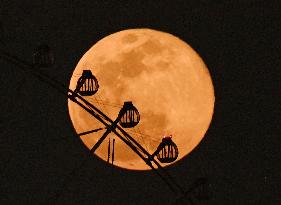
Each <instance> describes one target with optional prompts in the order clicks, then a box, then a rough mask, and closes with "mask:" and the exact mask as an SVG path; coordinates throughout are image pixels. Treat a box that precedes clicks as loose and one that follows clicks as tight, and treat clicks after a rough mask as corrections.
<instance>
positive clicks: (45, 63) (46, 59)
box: [33, 44, 55, 68]
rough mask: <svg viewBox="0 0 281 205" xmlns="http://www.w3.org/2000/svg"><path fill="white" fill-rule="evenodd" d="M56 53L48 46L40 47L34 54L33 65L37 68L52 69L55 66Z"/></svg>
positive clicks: (42, 45)
mask: <svg viewBox="0 0 281 205" xmlns="http://www.w3.org/2000/svg"><path fill="white" fill-rule="evenodd" d="M54 61H55V57H54V53H53V52H52V50H51V49H50V47H49V46H48V45H47V44H41V45H39V46H38V47H37V48H36V50H35V52H34V54H33V65H34V66H36V67H43V68H45V67H50V66H52V65H53V64H54Z"/></svg>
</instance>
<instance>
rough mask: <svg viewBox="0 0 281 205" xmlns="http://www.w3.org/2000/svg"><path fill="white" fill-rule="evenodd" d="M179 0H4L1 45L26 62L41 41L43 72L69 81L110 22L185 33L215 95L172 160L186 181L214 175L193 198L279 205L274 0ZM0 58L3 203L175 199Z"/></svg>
mask: <svg viewBox="0 0 281 205" xmlns="http://www.w3.org/2000/svg"><path fill="white" fill-rule="evenodd" d="M183 2H184V1H182V2H181V3H180V2H177V1H167V3H165V1H157V2H156V1H127V2H125V1H124V2H123V1H122V3H120V1H115V3H113V1H93V0H91V1H90V0H83V1H78V0H77V1H65V0H63V1H52V2H51V1H32V2H31V1H15V0H1V1H0V17H1V18H0V23H1V27H2V28H1V29H0V31H1V33H0V34H1V35H0V37H1V39H0V42H1V44H0V46H1V49H4V50H6V51H9V52H11V53H13V54H14V55H17V56H19V57H20V58H22V59H24V60H26V61H29V62H31V61H32V53H33V52H34V49H35V48H36V47H37V46H38V45H39V44H41V43H47V44H48V45H49V46H50V47H51V48H52V49H53V51H54V53H55V58H56V64H55V66H54V67H51V68H48V69H46V70H45V71H46V72H47V73H48V74H50V75H51V76H53V78H55V79H57V80H59V81H60V82H61V83H64V84H65V85H68V83H69V80H70V77H71V74H72V72H73V69H74V68H75V66H76V64H77V63H78V61H79V59H80V58H81V57H82V55H83V54H84V53H85V52H86V51H87V50H88V49H89V48H90V47H91V46H92V45H93V44H94V43H96V42H97V41H98V40H100V39H101V38H103V37H105V36H107V35H109V34H111V33H114V32H117V31H120V30H123V29H128V28H152V29H156V30H161V31H165V32H168V33H171V34H174V35H176V36H178V37H180V38H181V39H183V40H184V41H186V42H187V43H189V44H190V45H191V46H192V47H193V48H194V49H195V50H196V51H197V52H198V53H199V54H200V56H201V57H202V58H203V60H204V62H205V63H206V65H207V66H208V68H209V71H210V73H211V76H212V79H213V84H214V89H215V97H216V102H215V112H214V116H213V120H212V123H211V125H210V128H209V130H208V131H207V133H206V136H205V138H204V140H203V141H202V142H201V143H200V145H199V146H198V147H196V149H195V150H194V151H193V152H192V153H191V154H190V155H188V157H187V158H185V159H184V160H181V161H180V162H179V163H177V164H176V165H173V166H171V167H169V168H168V170H169V171H170V173H171V174H172V175H173V176H174V178H175V179H176V180H177V181H178V182H179V183H180V184H181V186H182V187H183V188H184V189H188V188H189V186H190V185H191V184H192V183H193V182H194V181H196V179H197V178H199V177H206V178H207V179H208V180H209V181H210V183H211V184H212V186H211V191H212V198H211V199H210V200H209V201H206V202H200V203H198V204H265V205H267V204H274V205H275V204H276V205H277V204H281V197H280V196H281V193H280V190H281V187H280V184H281V174H280V173H281V169H280V160H281V157H280V142H281V141H280V133H278V132H277V130H278V129H279V130H280V122H278V121H279V118H280V117H279V116H280V114H281V113H280V110H281V109H280V87H281V86H280V73H279V71H280V45H281V41H280V29H281V20H280V17H281V15H280V6H279V5H278V4H277V3H276V2H277V1H276V2H275V1H251V0H249V1H247V3H245V2H246V1H242V0H241V1H238V0H237V1H234V2H235V3H225V1H220V0H217V1H212V2H211V1H210V2H209V1H206V0H201V1H195V0H194V1H188V2H187V1H186V2H184V3H183ZM0 66H1V74H0V84H1V89H0V102H1V107H0V111H1V115H0V116H1V117H0V128H1V129H0V174H1V175H0V204H163V205H164V204H170V203H171V202H173V201H174V199H175V195H174V194H173V193H172V192H171V191H170V190H169V189H168V188H167V187H166V186H165V184H164V183H163V182H162V181H161V180H160V179H159V178H158V177H157V176H156V175H155V174H154V173H153V172H141V171H138V172H136V171H133V172H132V171H127V170H122V169H116V168H112V167H110V166H108V165H107V164H106V163H104V162H103V161H101V160H99V159H97V158H95V157H93V158H91V159H88V155H87V150H86V149H85V147H84V145H83V144H82V142H81V141H80V140H79V138H78V137H77V136H76V133H75V131H74V129H73V127H72V124H71V121H70V118H69V115H68V108H67V99H66V98H65V97H64V96H63V95H61V94H60V93H58V92H57V91H56V90H54V89H53V88H52V87H50V86H49V85H47V84H45V83H43V82H41V81H40V80H38V79H36V78H34V77H32V76H31V75H28V74H25V73H24V72H22V71H21V70H19V69H18V68H17V67H16V66H14V65H11V64H9V63H7V62H5V61H2V60H1V61H0ZM179 89H180V88H179ZM278 107H279V108H278ZM175 120H176V119H175ZM84 159H87V162H86V164H85V165H84V166H82V167H81V168H80V169H79V171H78V172H77V173H76V175H74V177H73V178H72V179H71V180H69V181H68V183H67V184H66V185H65V186H63V184H64V180H65V179H66V177H67V176H69V174H70V173H71V172H72V170H73V169H74V168H75V167H78V166H79V165H80V164H81V161H83V160H84ZM62 187H64V188H63V191H60V190H61V189H62ZM58 191H60V193H61V194H60V196H59V198H58V200H57V201H56V202H54V197H55V195H56V193H57V192H58Z"/></svg>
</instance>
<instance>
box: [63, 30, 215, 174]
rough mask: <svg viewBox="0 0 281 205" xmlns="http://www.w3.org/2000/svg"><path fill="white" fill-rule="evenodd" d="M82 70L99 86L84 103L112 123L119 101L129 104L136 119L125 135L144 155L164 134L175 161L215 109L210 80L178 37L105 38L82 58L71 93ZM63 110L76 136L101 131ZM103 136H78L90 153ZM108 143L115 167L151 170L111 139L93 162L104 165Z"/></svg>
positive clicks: (127, 34) (151, 33)
mask: <svg viewBox="0 0 281 205" xmlns="http://www.w3.org/2000/svg"><path fill="white" fill-rule="evenodd" d="M87 69H88V70H91V71H92V73H93V74H94V75H95V76H96V78H97V79H98V81H99V85H100V88H99V90H98V92H97V93H96V94H95V95H94V96H91V97H87V100H89V101H90V102H92V103H93V104H95V105H96V106H97V107H98V108H100V109H101V110H102V111H103V112H104V113H105V114H107V115H108V116H109V117H110V118H111V119H113V120H114V119H115V118H116V117H117V115H118V112H119V110H120V108H121V107H122V105H123V102H124V101H133V104H134V105H135V106H136V108H137V109H138V111H139V112H140V115H141V120H140V123H139V124H138V125H137V126H136V127H135V128H131V129H129V128H128V129H126V131H128V133H129V134H130V135H131V136H133V137H134V138H135V139H136V140H137V141H138V142H139V143H140V144H141V145H143V147H144V148H146V149H147V150H148V152H149V153H151V154H152V153H153V152H154V151H155V150H156V148H157V146H158V145H159V143H160V142H161V140H162V138H163V136H164V135H168V134H172V136H173V138H172V139H173V141H174V142H175V143H176V144H177V146H178V149H179V157H178V160H180V159H182V158H183V157H185V156H186V155H187V154H188V153H190V152H191V151H192V150H193V149H194V148H195V147H196V146H197V145H198V144H199V142H200V141H201V140H202V138H203V137H204V135H205V133H206V131H207V129H208V127H209V125H210V122H211V119H212V115H213V109H214V101H215V97H214V89H213V84H212V80H211V77H210V74H209V72H208V69H207V67H206V65H205V64H204V62H203V61H202V59H201V58H200V57H199V55H198V54H197V53H196V52H195V51H194V50H193V49H192V48H191V47H190V46H189V45H188V44H186V43H185V42H184V41H182V40H180V39H179V38H177V37H175V36H173V35H171V34H168V33H164V32H160V31H155V30H151V29H130V30H124V31H120V32H117V33H114V34H112V35H109V36H107V37H105V38H103V39H101V40H100V41H98V42H97V43H96V44H95V45H94V46H93V47H91V48H90V50H88V51H87V52H86V53H85V55H84V56H83V57H82V58H81V60H80V61H79V63H78V65H77V66H76V68H75V70H74V72H73V75H72V78H71V81H70V86H69V87H70V89H72V90H74V89H75V87H76V83H77V80H78V78H79V77H80V76H81V74H82V71H83V70H87ZM68 106H69V113H70V117H71V120H72V123H73V126H74V128H75V130H76V132H77V133H81V132H85V131H88V130H93V129H95V128H99V127H103V126H102V125H101V123H100V122H98V121H97V120H95V119H94V118H93V117H91V116H90V115H89V114H88V113H87V112H85V111H84V110H82V109H81V108H80V107H78V106H77V105H76V104H74V103H73V102H71V101H69V102H68ZM102 132H104V131H100V132H98V133H91V134H88V135H83V136H81V140H82V141H83V143H84V144H85V145H86V146H87V147H88V148H92V147H93V145H94V144H95V143H96V142H97V141H98V139H99V138H100V137H101V135H102ZM113 138H115V140H116V141H115V159H114V164H115V165H116V166H119V167H122V168H126V169H134V170H146V169H150V167H149V166H147V165H146V164H145V163H144V162H143V161H142V160H141V159H140V158H139V157H138V156H137V155H136V154H135V153H134V152H133V151H132V150H131V149H130V148H129V147H128V146H127V145H126V144H125V143H123V142H122V141H121V140H119V139H118V138H117V137H116V136H115V135H114V134H110V135H109V136H108V138H107V139H106V140H105V141H104V142H103V143H102V144H101V146H100V147H99V148H98V150H97V151H96V152H95V154H96V155H97V156H98V157H100V158H101V159H103V160H105V161H107V157H108V155H107V154H108V141H109V139H113ZM163 165H164V164H163Z"/></svg>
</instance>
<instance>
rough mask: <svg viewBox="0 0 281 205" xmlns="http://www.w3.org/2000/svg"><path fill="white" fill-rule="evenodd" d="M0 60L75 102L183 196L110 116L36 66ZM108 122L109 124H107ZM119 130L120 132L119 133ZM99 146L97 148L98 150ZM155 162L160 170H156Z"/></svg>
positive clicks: (4, 54)
mask: <svg viewBox="0 0 281 205" xmlns="http://www.w3.org/2000/svg"><path fill="white" fill-rule="evenodd" d="M0 53H1V55H0V58H2V59H4V60H6V61H8V62H10V63H12V64H14V65H16V66H17V67H19V68H21V69H22V70H23V71H27V72H29V73H30V74H31V75H33V76H35V77H37V78H38V79H39V80H41V81H43V82H45V83H47V84H48V85H50V86H51V87H53V88H55V89H56V90H57V91H59V92H60V93H62V94H63V95H66V97H67V98H68V99H70V100H71V101H73V102H74V103H76V104H78V105H79V106H80V107H82V108H83V109H84V110H85V111H87V112H88V113H89V114H91V115H92V116H93V117H95V118H96V119H97V120H98V121H100V122H101V123H102V124H104V125H105V126H106V127H107V131H106V132H113V133H114V134H115V135H116V136H117V137H118V138H119V139H120V140H122V141H123V142H124V143H125V144H127V145H128V146H129V147H130V148H131V149H132V150H133V151H134V152H135V153H136V154H137V155H138V156H139V157H140V158H141V159H142V160H143V161H144V162H145V163H146V164H147V165H148V166H149V167H150V168H151V169H152V170H153V171H154V172H155V173H156V174H157V175H158V176H159V177H160V178H161V179H162V180H163V182H164V183H165V184H166V185H167V186H168V187H169V188H170V189H171V191H172V192H174V193H175V194H180V195H181V194H183V193H184V191H183V189H182V188H181V187H180V186H179V184H178V183H177V182H176V181H175V180H174V179H173V178H172V177H171V176H170V174H169V173H168V172H167V170H165V169H164V168H163V167H162V166H161V164H160V163H159V162H158V161H156V160H155V159H154V158H152V157H151V155H150V154H149V153H148V151H147V150H145V148H143V147H142V146H141V145H140V144H139V143H138V142H137V141H136V140H135V139H134V138H133V137H131V136H130V135H129V134H128V133H127V132H126V131H125V130H123V129H122V128H121V127H120V126H119V125H117V124H116V125H114V121H113V120H111V119H110V118H109V117H108V116H106V115H105V114H104V113H103V112H102V111H100V110H99V109H98V108H97V107H95V106H94V105H93V104H91V103H90V102H88V101H87V100H86V99H84V98H83V97H81V96H80V95H78V94H77V93H75V92H74V91H72V90H71V89H69V88H68V89H67V92H65V91H66V89H65V86H64V85H62V84H61V83H59V82H58V81H56V80H54V79H52V78H51V77H50V76H48V75H47V74H46V73H43V72H42V71H40V70H35V69H34V68H35V67H34V66H33V65H32V64H30V63H28V62H26V61H24V60H21V59H20V58H18V57H16V56H14V55H11V54H10V53H7V52H3V51H0ZM106 121H107V122H106ZM112 125H114V129H112ZM117 130H118V131H117ZM94 147H95V146H94ZM94 147H93V148H94ZM97 147H98V146H96V148H97ZM93 148H92V149H91V150H90V153H91V154H92V153H93V151H95V149H93ZM151 162H153V163H154V164H155V165H156V166H157V167H158V169H156V168H155V167H154V166H153V164H152V163H151Z"/></svg>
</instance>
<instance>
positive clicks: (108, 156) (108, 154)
mask: <svg viewBox="0 0 281 205" xmlns="http://www.w3.org/2000/svg"><path fill="white" fill-rule="evenodd" d="M109 159H110V138H108V150H107V163H109Z"/></svg>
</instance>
